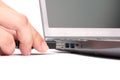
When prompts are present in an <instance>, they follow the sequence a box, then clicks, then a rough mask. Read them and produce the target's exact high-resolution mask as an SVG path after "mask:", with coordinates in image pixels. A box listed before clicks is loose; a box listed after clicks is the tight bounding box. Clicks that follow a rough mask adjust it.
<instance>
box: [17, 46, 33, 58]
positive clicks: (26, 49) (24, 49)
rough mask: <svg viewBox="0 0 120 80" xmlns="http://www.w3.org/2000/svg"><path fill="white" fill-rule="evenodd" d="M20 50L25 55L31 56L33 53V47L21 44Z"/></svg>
mask: <svg viewBox="0 0 120 80" xmlns="http://www.w3.org/2000/svg"><path fill="white" fill-rule="evenodd" d="M19 48H20V51H21V54H22V55H23V56H29V55H30V54H31V47H30V46H25V45H24V44H20V47H19Z"/></svg>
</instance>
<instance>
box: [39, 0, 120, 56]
mask: <svg viewBox="0 0 120 80" xmlns="http://www.w3.org/2000/svg"><path fill="white" fill-rule="evenodd" d="M39 1H40V6H41V14H42V21H43V28H44V36H45V39H46V41H47V43H48V45H49V47H50V48H55V49H58V50H65V51H71V52H88V53H93V54H94V53H95V54H100V55H108V56H109V55H111V56H120V50H119V49H120V29H119V28H120V5H119V3H120V0H39Z"/></svg>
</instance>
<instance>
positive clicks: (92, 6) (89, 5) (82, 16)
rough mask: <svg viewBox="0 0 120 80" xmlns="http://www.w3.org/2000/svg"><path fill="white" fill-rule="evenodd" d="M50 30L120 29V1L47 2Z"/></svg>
mask: <svg viewBox="0 0 120 80" xmlns="http://www.w3.org/2000/svg"><path fill="white" fill-rule="evenodd" d="M46 8H47V15H48V25H49V27H50V28H119V27H120V0H46Z"/></svg>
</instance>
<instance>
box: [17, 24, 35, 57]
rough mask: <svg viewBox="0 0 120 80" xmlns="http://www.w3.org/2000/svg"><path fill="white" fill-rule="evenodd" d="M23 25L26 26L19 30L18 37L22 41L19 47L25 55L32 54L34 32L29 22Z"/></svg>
mask: <svg viewBox="0 0 120 80" xmlns="http://www.w3.org/2000/svg"><path fill="white" fill-rule="evenodd" d="M23 26H24V27H23V28H20V29H19V30H17V37H18V40H19V41H20V46H19V48H20V50H21V52H22V54H23V55H30V53H31V48H32V44H33V37H32V32H31V30H30V27H29V25H28V23H27V24H25V25H23Z"/></svg>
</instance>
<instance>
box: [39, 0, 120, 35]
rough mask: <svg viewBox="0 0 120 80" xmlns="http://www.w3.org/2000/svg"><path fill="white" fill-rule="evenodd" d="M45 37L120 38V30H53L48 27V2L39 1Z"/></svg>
mask: <svg viewBox="0 0 120 80" xmlns="http://www.w3.org/2000/svg"><path fill="white" fill-rule="evenodd" d="M39 1H40V6H41V7H40V8H41V14H42V23H43V29H44V35H45V37H120V29H119V28H53V27H52V28H51V27H49V25H48V17H47V8H46V2H45V1H46V0H39Z"/></svg>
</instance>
